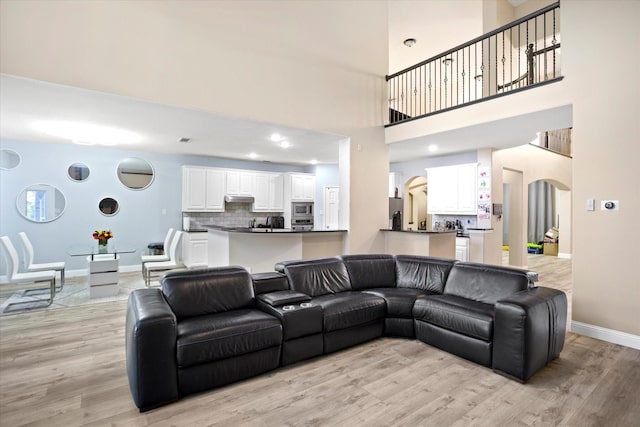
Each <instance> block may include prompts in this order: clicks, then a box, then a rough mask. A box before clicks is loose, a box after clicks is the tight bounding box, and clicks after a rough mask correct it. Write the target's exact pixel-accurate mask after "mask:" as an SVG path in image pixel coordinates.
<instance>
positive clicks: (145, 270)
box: [142, 231, 183, 287]
mask: <svg viewBox="0 0 640 427" xmlns="http://www.w3.org/2000/svg"><path fill="white" fill-rule="evenodd" d="M181 240H182V231H176V233H175V235H174V236H173V239H172V240H171V246H170V247H169V261H159V262H147V263H145V264H144V265H143V266H142V277H143V278H144V284H145V286H147V287H149V286H151V274H152V273H157V272H161V271H168V270H173V269H174V268H179V267H182V266H183V264H182V262H180V261H179V260H178V247H179V245H180V241H181Z"/></svg>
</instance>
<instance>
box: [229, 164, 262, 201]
mask: <svg viewBox="0 0 640 427" xmlns="http://www.w3.org/2000/svg"><path fill="white" fill-rule="evenodd" d="M254 176H255V173H254V172H249V171H240V170H237V171H235V170H228V171H227V194H228V195H229V196H252V195H253V180H254Z"/></svg>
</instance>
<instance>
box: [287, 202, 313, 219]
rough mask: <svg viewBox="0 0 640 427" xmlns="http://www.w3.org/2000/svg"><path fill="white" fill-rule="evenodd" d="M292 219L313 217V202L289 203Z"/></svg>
mask: <svg viewBox="0 0 640 427" xmlns="http://www.w3.org/2000/svg"><path fill="white" fill-rule="evenodd" d="M291 216H292V217H298V218H300V217H313V202H293V203H291Z"/></svg>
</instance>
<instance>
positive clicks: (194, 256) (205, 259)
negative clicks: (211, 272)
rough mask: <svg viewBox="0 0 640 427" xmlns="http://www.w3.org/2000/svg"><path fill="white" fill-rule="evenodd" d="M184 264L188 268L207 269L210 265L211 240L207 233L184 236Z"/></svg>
mask: <svg viewBox="0 0 640 427" xmlns="http://www.w3.org/2000/svg"><path fill="white" fill-rule="evenodd" d="M182 263H183V264H184V265H185V266H186V267H188V268H192V267H206V266H207V265H208V264H209V239H208V235H207V233H184V234H183V235H182Z"/></svg>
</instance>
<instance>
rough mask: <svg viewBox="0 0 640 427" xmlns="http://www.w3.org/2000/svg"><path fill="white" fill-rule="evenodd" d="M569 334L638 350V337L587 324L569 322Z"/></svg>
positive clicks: (639, 342)
mask: <svg viewBox="0 0 640 427" xmlns="http://www.w3.org/2000/svg"><path fill="white" fill-rule="evenodd" d="M571 332H575V333H576V334H580V335H585V336H588V337H591V338H595V339H598V340H602V341H607V342H611V343H614V344H620V345H623V346H625V347H631V348H635V349H637V350H640V336H638V335H633V334H628V333H626V332H620V331H616V330H614V329H607V328H603V327H600V326H595V325H589V324H588V323H582V322H576V321H575V320H573V321H571Z"/></svg>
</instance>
